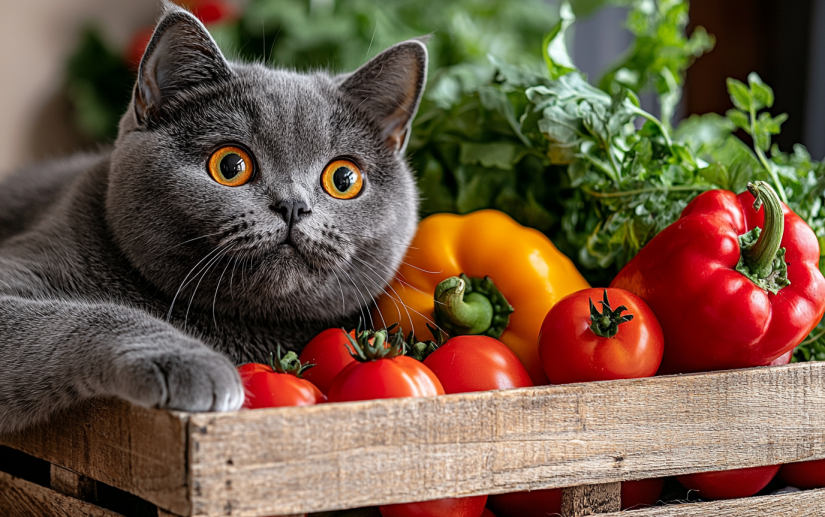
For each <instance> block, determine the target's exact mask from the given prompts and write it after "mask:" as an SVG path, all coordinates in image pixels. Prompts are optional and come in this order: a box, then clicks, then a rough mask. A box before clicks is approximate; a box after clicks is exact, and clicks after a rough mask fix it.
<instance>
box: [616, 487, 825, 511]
mask: <svg viewBox="0 0 825 517" xmlns="http://www.w3.org/2000/svg"><path fill="white" fill-rule="evenodd" d="M824 515H825V489H821V490H809V491H807V492H794V493H791V494H781V495H766V496H761V497H746V498H744V499H731V500H730V501H713V502H710V503H688V504H677V505H667V506H657V507H654V508H645V509H641V510H633V511H632V512H630V513H625V512H619V513H608V514H603V517H822V516H824Z"/></svg>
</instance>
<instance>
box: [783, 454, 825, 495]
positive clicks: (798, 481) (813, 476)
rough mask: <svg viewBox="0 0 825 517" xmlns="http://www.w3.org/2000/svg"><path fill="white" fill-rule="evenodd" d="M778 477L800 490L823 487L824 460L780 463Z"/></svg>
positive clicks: (824, 481) (824, 479)
mask: <svg viewBox="0 0 825 517" xmlns="http://www.w3.org/2000/svg"><path fill="white" fill-rule="evenodd" d="M779 479H781V480H782V482H783V483H787V484H788V486H795V487H796V488H801V489H802V490H808V489H811V488H823V487H825V460H814V461H799V462H797V463H788V464H787V465H782V468H781V469H779Z"/></svg>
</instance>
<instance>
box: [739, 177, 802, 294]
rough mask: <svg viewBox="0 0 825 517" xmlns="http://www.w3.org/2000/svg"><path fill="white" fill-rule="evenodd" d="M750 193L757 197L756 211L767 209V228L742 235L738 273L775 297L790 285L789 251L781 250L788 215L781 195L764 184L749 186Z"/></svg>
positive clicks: (755, 229) (762, 182)
mask: <svg viewBox="0 0 825 517" xmlns="http://www.w3.org/2000/svg"><path fill="white" fill-rule="evenodd" d="M748 192H750V193H751V194H753V196H754V198H755V199H754V202H753V209H754V210H756V211H759V208H760V207H762V206H764V207H765V222H764V224H763V225H762V226H763V228H759V227H758V226H757V227H755V228H754V229H752V230H751V231H749V232H748V233H746V234H744V235H740V236H739V247H740V249H741V250H742V256H741V258H740V259H739V263H738V264H737V266H736V270H737V271H739V272H740V273H742V274H743V275H745V276H746V277H748V278H749V279H751V280H752V281H753V282H754V283H755V284H757V285H758V286H759V287H762V288H763V289H765V290H767V291H770V292H772V293H774V294H776V293H778V292H779V290H780V289H782V288H783V287H785V286H787V285H790V283H791V282H790V280H788V265H787V263H786V262H785V248H782V247H780V246H781V244H782V236H783V234H784V232H785V214H784V213H783V212H782V205H781V204H780V202H779V196H777V194H776V192H775V191H774V190H773V188H771V186H770V185H768V184H767V183H765V182H764V181H755V182H753V183H748Z"/></svg>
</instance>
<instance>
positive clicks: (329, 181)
mask: <svg viewBox="0 0 825 517" xmlns="http://www.w3.org/2000/svg"><path fill="white" fill-rule="evenodd" d="M321 185H322V186H323V187H324V190H326V192H327V194H329V195H330V196H332V197H334V198H335V199H352V198H354V197H355V196H357V195H358V193H359V192H361V188H362V187H363V186H364V179H363V178H362V177H361V169H359V168H358V166H357V165H355V164H354V163H352V162H351V161H349V160H335V161H333V162H332V163H330V164H329V165H327V166H326V167H325V168H324V173H323V174H322V175H321Z"/></svg>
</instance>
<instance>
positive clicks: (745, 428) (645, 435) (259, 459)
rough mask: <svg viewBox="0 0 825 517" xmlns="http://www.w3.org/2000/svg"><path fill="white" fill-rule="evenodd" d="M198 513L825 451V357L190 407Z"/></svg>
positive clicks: (315, 505)
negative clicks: (558, 381)
mask: <svg viewBox="0 0 825 517" xmlns="http://www.w3.org/2000/svg"><path fill="white" fill-rule="evenodd" d="M189 426H190V427H189V433H190V444H191V450H190V456H189V462H190V470H191V479H192V504H193V513H194V514H195V515H250V516H251V515H285V514H294V513H303V512H313V511H324V510H334V509H341V508H355V507H362V506H371V505H376V504H388V503H400V502H409V501H422V500H428V499H437V498H442V497H460V496H468V495H476V494H486V493H503V492H513V491H520V490H527V489H541V488H554V487H566V486H575V485H583V484H600V483H613V482H616V481H622V480H629V479H644V478H654V477H663V476H670V475H677V474H686V473H690V472H701V471H712V470H724V469H730V468H741V467H749V466H757V465H773V464H777V463H783V462H789V461H796V460H803V459H819V458H825V363H806V364H795V365H789V366H782V367H775V368H755V369H748V370H737V371H731V372H715V373H709V374H701V375H685V376H673V377H656V378H651V379H637V380H627V381H613V382H603V383H587V384H574V385H566V386H558V387H541V388H529V389H521V390H506V391H498V392H483V393H468V394H461V395H449V396H443V397H434V398H426V399H396V400H381V401H369V402H355V403H348V404H329V405H319V406H314V407H309V408H278V409H264V410H256V411H245V412H239V413H224V414H215V413H212V414H199V415H191V416H190V423H189Z"/></svg>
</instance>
